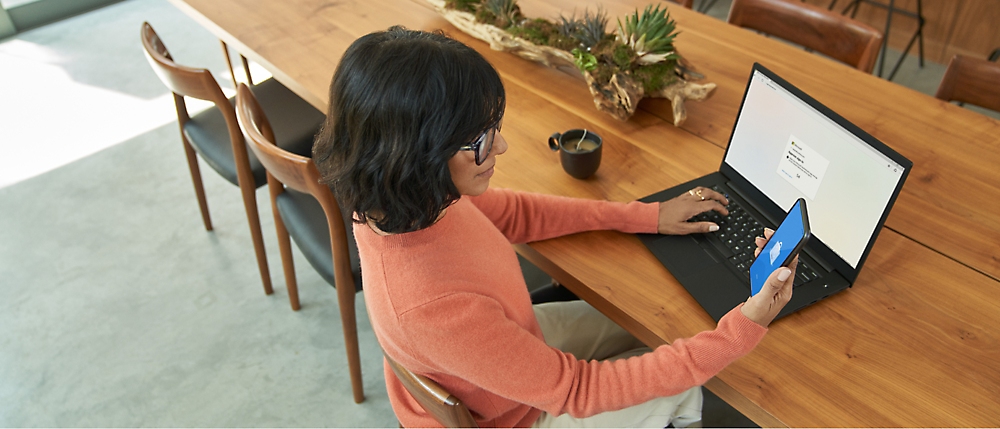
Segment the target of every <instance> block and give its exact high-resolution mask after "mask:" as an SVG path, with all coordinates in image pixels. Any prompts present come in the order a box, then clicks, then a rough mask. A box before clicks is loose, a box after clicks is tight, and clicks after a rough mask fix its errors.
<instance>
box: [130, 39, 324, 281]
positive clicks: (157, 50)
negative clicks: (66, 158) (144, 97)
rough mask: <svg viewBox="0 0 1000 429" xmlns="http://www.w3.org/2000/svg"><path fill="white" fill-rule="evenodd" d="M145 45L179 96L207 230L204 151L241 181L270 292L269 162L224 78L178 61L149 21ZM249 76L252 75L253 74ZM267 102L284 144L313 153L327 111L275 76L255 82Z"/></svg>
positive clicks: (230, 176) (260, 265)
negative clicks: (250, 148) (264, 195)
mask: <svg viewBox="0 0 1000 429" xmlns="http://www.w3.org/2000/svg"><path fill="white" fill-rule="evenodd" d="M140 38H141V40H142V46H143V48H144V50H145V53H146V59H147V60H149V64H150V66H152V68H153V70H154V71H155V72H156V74H157V76H159V78H160V80H162V81H163V83H164V85H166V86H167V88H169V89H170V90H171V91H172V92H173V95H174V106H175V107H176V110H177V122H178V124H179V125H180V131H181V142H182V143H183V145H184V153H185V154H186V155H187V162H188V168H189V170H190V171H191V180H192V181H193V182H194V190H195V195H196V196H197V198H198V206H199V208H200V209H201V217H202V222H204V224H205V229H206V230H208V231H211V230H212V220H211V217H210V216H209V212H208V202H207V201H206V199H205V189H204V186H203V184H202V180H201V172H200V169H199V167H198V156H197V155H201V157H202V159H203V160H204V161H205V162H206V163H207V164H208V165H209V166H211V167H212V168H213V169H214V170H215V171H216V172H218V173H219V175H221V176H222V177H223V178H225V179H226V180H227V181H229V182H230V183H232V184H234V185H237V186H238V187H239V188H240V191H241V193H242V196H243V206H244V208H245V209H246V214H247V221H248V222H249V224H250V234H251V236H252V239H253V247H254V251H255V252H256V256H257V267H258V269H259V271H260V277H261V280H262V281H263V283H264V292H265V293H266V294H268V295H270V294H271V293H272V292H273V290H272V288H271V276H270V273H269V271H268V267H267V256H266V252H265V249H264V240H263V236H262V235H261V231H260V218H259V216H258V214H257V198H256V195H255V192H254V191H255V190H256V189H257V188H258V187H260V186H263V185H264V183H265V176H264V167H263V166H262V165H261V164H260V162H259V161H258V160H257V158H256V157H254V156H253V155H252V154H248V152H247V149H246V144H245V142H244V140H243V133H242V132H240V128H239V124H237V121H236V111H235V109H234V107H233V100H231V99H228V98H226V96H225V94H223V92H222V88H220V87H219V83H218V82H217V81H216V80H215V77H213V76H212V73H211V72H209V71H208V70H207V69H200V68H190V67H185V66H182V65H178V64H177V63H175V62H174V60H173V57H171V55H170V52H169V51H168V50H167V48H166V46H164V44H163V42H162V41H161V40H160V37H159V36H158V35H157V34H156V32H155V31H154V30H153V27H152V26H151V25H149V23H148V22H145V23H143V24H142V30H141V33H140ZM248 77H249V75H248ZM254 88H255V91H257V94H258V96H259V97H260V99H261V102H262V104H264V105H265V106H267V107H268V111H269V113H270V114H271V117H272V120H273V121H274V123H275V126H276V130H275V134H276V135H277V136H278V137H279V140H278V144H279V145H280V146H281V147H283V148H286V149H288V150H290V151H292V152H295V153H301V154H308V153H310V152H311V150H312V139H313V136H314V135H315V134H316V131H317V130H318V129H319V125H320V124H321V123H322V122H323V119H324V115H323V113H322V112H320V111H318V110H316V109H315V108H313V107H312V106H311V105H309V104H308V103H306V102H305V101H304V100H302V99H301V98H299V97H298V96H297V95H295V94H294V93H293V92H291V91H290V90H288V89H287V88H285V87H284V86H282V85H281V84H280V83H278V82H277V81H275V80H274V79H268V80H265V81H264V82H261V83H259V84H257V85H255V86H254ZM185 97H192V98H197V99H201V100H207V101H210V102H212V103H213V104H214V107H213V108H209V109H206V110H204V111H203V112H201V113H198V114H196V115H194V116H191V114H190V113H189V112H188V110H187V106H186V104H185Z"/></svg>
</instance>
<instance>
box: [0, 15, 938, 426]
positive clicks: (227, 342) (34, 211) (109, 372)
mask: <svg viewBox="0 0 1000 429" xmlns="http://www.w3.org/2000/svg"><path fill="white" fill-rule="evenodd" d="M727 4H728V2H726V1H721V2H719V4H718V5H716V7H715V9H713V10H712V12H710V13H711V14H713V15H715V16H720V15H721V16H724V15H725V8H726V7H727V6H726V5H727ZM720 10H721V12H719V11H720ZM145 20H148V21H150V22H151V23H152V24H153V25H154V27H155V28H156V29H157V31H158V32H159V33H160V35H161V36H162V37H163V39H164V41H165V43H166V44H167V46H168V47H169V48H170V49H171V50H172V51H173V54H174V57H175V58H176V59H177V60H178V61H180V62H182V63H185V64H191V65H200V66H206V67H209V68H211V69H212V70H213V71H214V72H215V73H216V74H217V76H218V78H219V80H220V82H221V83H222V84H223V85H224V86H227V87H231V83H230V82H229V79H228V77H227V76H228V73H225V72H224V70H226V69H225V66H224V63H223V61H222V57H221V55H220V49H219V45H218V42H217V40H216V39H215V38H213V37H212V36H211V35H210V34H209V33H208V32H207V31H205V30H203V29H202V28H201V27H200V26H199V25H197V24H196V23H195V22H193V21H192V20H190V19H189V18H187V17H186V16H184V15H183V14H182V13H180V12H179V11H178V10H177V9H176V8H174V7H173V6H171V5H170V4H169V3H167V2H166V1H165V0H128V1H125V2H123V3H119V4H115V5H112V6H109V7H106V8H104V9H101V10H98V11H95V12H91V13H88V14H85V15H81V16H78V17H74V18H71V19H68V20H65V21H62V22H59V23H56V24H51V25H48V26H45V27H42V28H39V29H36V30H32V31H29V32H27V33H23V34H20V35H18V36H16V37H13V38H9V39H6V40H2V41H0V73H2V75H3V77H4V78H3V79H0V153H2V154H3V156H2V157H0V426H3V427H12V426H13V427H43V426H44V427H66V426H73V427H93V426H101V427H122V426H135V427H138V426H144V427H145V426H157V427H162V426H176V427H191V426H198V427H288V426H293V427H302V426H308V427H322V426H341V427H344V426H351V427H395V426H396V425H397V422H396V420H395V418H394V416H393V414H392V410H391V409H390V407H389V403H388V400H387V399H386V395H385V387H384V384H383V378H382V372H381V359H380V353H381V352H380V350H379V348H378V344H377V343H376V342H375V339H374V336H373V334H372V331H371V327H370V325H369V324H368V320H367V315H366V313H365V308H364V302H363V296H361V295H359V298H360V299H359V302H358V305H357V309H358V314H359V319H358V322H359V323H358V325H359V330H360V338H361V356H362V360H363V362H364V363H363V371H364V377H365V391H366V394H367V398H368V399H367V401H366V402H365V403H363V404H361V405H355V404H354V403H353V402H352V400H351V393H350V387H349V386H350V384H349V379H348V376H347V371H346V359H345V355H344V349H343V344H342V343H343V341H342V337H341V331H340V322H339V314H338V311H337V307H336V305H335V303H336V298H335V295H334V291H333V290H332V288H330V286H328V285H327V284H325V283H324V282H323V280H322V279H321V278H320V277H319V276H318V275H316V274H315V273H314V272H313V271H312V270H311V268H310V267H309V265H308V264H307V263H306V262H305V260H304V259H302V258H301V257H300V256H298V254H297V258H298V259H297V260H296V263H297V265H298V270H297V272H298V279H299V289H300V294H301V299H302V302H303V307H302V310H301V311H299V312H292V311H291V310H290V309H289V305H288V300H287V294H286V293H285V291H284V289H283V288H284V281H283V278H282V277H281V265H280V259H279V256H278V253H277V245H276V242H275V239H274V236H273V233H272V232H271V231H273V221H272V217H271V216H272V214H271V210H270V207H269V205H268V204H267V194H266V190H265V189H261V190H260V191H259V192H258V199H259V201H260V202H262V203H263V204H261V206H260V214H261V219H262V222H263V225H262V226H263V229H264V231H265V242H266V245H267V248H268V250H269V255H268V256H269V261H270V267H271V271H272V273H271V274H272V279H273V280H274V284H275V294H274V295H273V296H265V295H264V294H263V291H262V287H261V283H260V279H259V277H258V275H257V270H256V265H255V262H254V258H253V250H252V247H251V245H250V239H249V234H248V231H247V227H246V219H245V216H244V214H243V209H242V203H241V201H240V198H239V195H238V192H237V191H236V188H234V187H232V186H231V185H229V184H228V183H227V182H225V181H223V180H222V179H221V178H219V177H218V176H217V175H215V174H213V173H211V171H210V170H209V169H208V168H207V167H204V166H203V171H205V174H204V177H205V182H206V187H207V192H208V198H209V205H210V207H211V210H212V216H213V221H214V224H215V231H213V232H206V231H205V230H204V229H203V227H202V225H201V220H200V217H199V215H198V208H197V204H196V202H195V199H194V196H193V192H192V191H191V184H190V179H189V176H188V172H187V167H186V164H185V161H184V157H183V154H182V150H181V147H180V143H179V141H178V135H177V129H176V123H175V122H174V116H173V114H174V113H173V106H172V102H171V100H170V98H169V94H168V93H167V92H166V90H165V88H164V87H163V85H162V84H161V83H160V82H159V80H157V78H156V76H155V75H154V74H153V73H152V71H151V69H150V68H149V66H148V64H147V63H146V61H145V58H144V57H143V55H142V53H141V47H140V45H139V40H138V39H139V38H138V36H139V26H140V24H141V23H142V21H145ZM682 37H683V36H682ZM909 62H910V61H908V64H907V66H904V70H903V71H902V72H900V76H899V77H898V78H897V82H899V83H901V84H905V85H908V86H911V87H914V88H916V89H917V90H920V91H924V92H928V91H933V89H934V88H936V86H937V81H938V80H939V79H940V76H941V73H942V72H943V69H944V68H943V66H941V65H939V64H928V66H927V67H926V68H924V69H923V70H916V69H914V68H913V67H912V66H911V65H909ZM532 278H533V279H535V278H536V277H532ZM543 280H544V277H539V278H538V280H533V281H536V282H539V281H543ZM741 417H742V416H739V415H738V414H736V413H733V412H732V411H730V410H727V409H726V407H724V406H722V405H720V404H718V402H716V401H715V400H714V399H713V398H709V399H707V400H706V424H707V425H709V426H740V425H743V424H745V423H746V422H745V420H741V419H740V418H741Z"/></svg>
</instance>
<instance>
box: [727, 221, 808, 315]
mask: <svg viewBox="0 0 1000 429" xmlns="http://www.w3.org/2000/svg"><path fill="white" fill-rule="evenodd" d="M773 234H774V230H772V229H770V228H764V236H763V237H757V239H756V244H757V250H755V251H754V256H757V255H759V254H760V251H761V249H763V248H764V245H765V244H767V240H769V239H770V238H771V235H773ZM798 263H799V257H798V256H795V258H794V259H792V262H791V263H789V264H788V267H781V268H778V269H777V270H774V272H773V273H771V275H770V276H768V277H767V281H766V282H764V287H762V288H761V289H760V292H757V294H756V295H754V296H751V297H750V299H747V302H745V303H744V304H743V307H742V308H740V311H741V312H743V315H744V316H746V317H747V318H748V319H750V320H753V321H754V322H756V323H757V324H758V325H760V326H763V327H765V328H766V327H767V325H769V324H770V323H771V321H773V320H774V318H775V317H776V316H777V315H778V312H780V311H781V309H782V308H784V307H785V304H788V301H789V300H790V299H792V282H793V281H794V280H795V267H796V266H798Z"/></svg>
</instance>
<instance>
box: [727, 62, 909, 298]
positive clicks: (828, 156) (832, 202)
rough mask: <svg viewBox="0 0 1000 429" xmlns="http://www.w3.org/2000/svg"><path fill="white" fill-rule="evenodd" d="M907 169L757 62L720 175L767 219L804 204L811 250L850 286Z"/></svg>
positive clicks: (894, 156)
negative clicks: (808, 221) (798, 203)
mask: <svg viewBox="0 0 1000 429" xmlns="http://www.w3.org/2000/svg"><path fill="white" fill-rule="evenodd" d="M912 167H913V163H912V162H910V161H909V160H908V159H906V158H904V157H903V156H902V155H900V154H898V153H896V152H895V151H893V150H892V149H890V148H889V147H888V146H886V145H885V144H884V143H882V142H880V141H879V140H877V139H875V138H874V137H872V136H871V135H869V134H868V133H866V132H864V131H862V130H861V129H860V128H858V127H857V126H855V125H854V124H852V123H850V122H848V121H847V120H846V119H844V118H843V117H841V116H840V115H838V114H836V113H834V112H833V111H832V110H830V109H828V108H827V107H826V106H823V105H822V104H820V103H819V102H818V101H816V100H815V99H813V98H812V97H810V96H808V95H806V94H805V93H803V92H802V91H800V90H799V89H798V88H795V87H794V86H792V85H791V84H789V83H788V82H786V81H785V80H784V79H782V78H780V77H778V76H777V75H775V74H774V73H773V72H771V71H770V70H768V69H766V68H764V67H763V66H761V65H760V64H756V63H755V64H754V66H753V70H752V72H751V74H750V79H749V82H748V83H747V89H746V91H745V92H744V95H743V102H742V104H741V106H740V111H739V114H738V115H737V117H736V124H735V125H734V126H733V133H732V135H731V136H730V138H729V145H728V146H727V148H726V154H725V156H724V157H723V160H722V166H721V167H720V169H719V171H720V172H721V173H722V174H723V175H724V176H726V178H727V179H729V181H730V184H731V186H733V187H734V188H735V190H737V191H739V192H740V193H742V194H744V195H743V196H744V197H745V198H747V199H748V200H750V201H752V202H755V203H756V205H757V206H758V209H759V210H761V211H762V212H763V214H764V215H765V216H768V217H770V218H771V219H781V217H782V216H783V215H784V210H783V208H784V207H791V205H792V204H793V203H794V202H795V201H796V199H798V198H805V199H806V200H807V201H808V204H809V209H810V210H809V211H810V218H811V219H810V220H811V223H812V233H813V237H812V239H811V240H810V243H809V246H808V249H809V251H811V252H813V253H814V254H815V255H816V256H818V257H819V258H820V259H822V260H824V261H826V262H827V263H829V264H830V265H832V266H831V267H830V268H833V269H836V270H838V271H839V272H840V273H841V274H842V275H844V277H845V278H847V280H848V281H849V282H851V283H853V282H854V280H855V279H856V278H857V275H858V271H859V270H860V269H861V266H862V265H863V264H864V261H865V258H867V256H868V252H869V251H870V250H871V248H872V245H873V244H874V243H875V238H876V237H877V236H878V233H879V231H880V230H881V229H882V225H883V224H884V223H885V219H886V217H888V215H889V210H890V209H891V208H892V205H893V203H895V201H896V197H897V196H898V195H899V191H900V189H902V187H903V182H904V181H905V180H906V176H907V175H908V174H909V171H910V169H911V168H912Z"/></svg>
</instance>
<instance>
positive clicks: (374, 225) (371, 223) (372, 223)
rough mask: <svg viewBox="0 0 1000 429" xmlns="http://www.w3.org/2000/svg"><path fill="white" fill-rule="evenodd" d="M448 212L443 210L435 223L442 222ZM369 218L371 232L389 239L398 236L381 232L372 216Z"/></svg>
mask: <svg viewBox="0 0 1000 429" xmlns="http://www.w3.org/2000/svg"><path fill="white" fill-rule="evenodd" d="M447 211H448V209H444V210H441V214H439V215H438V217H437V219H434V223H438V221H440V220H441V218H443V217H444V214H445V213H446V212H447ZM367 218H368V222H367V225H368V227H369V228H371V230H372V231H374V232H375V233H376V234H378V235H381V236H383V237H387V236H390V235H396V234H397V233H395V232H385V231H382V230H381V229H379V227H378V226H377V225H376V224H375V220H374V219H373V217H372V216H367ZM432 225H433V224H432Z"/></svg>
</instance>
